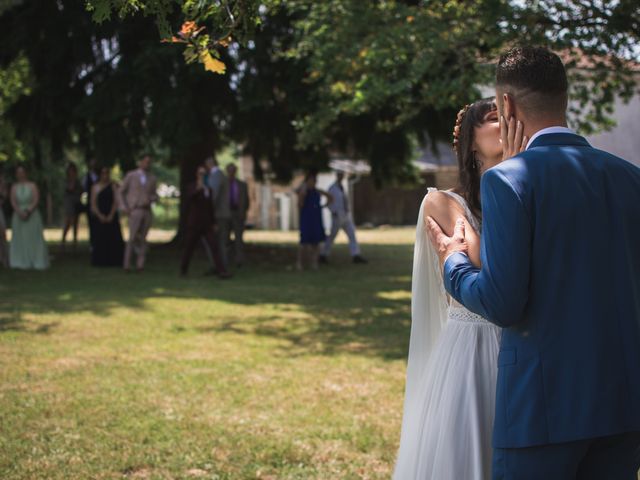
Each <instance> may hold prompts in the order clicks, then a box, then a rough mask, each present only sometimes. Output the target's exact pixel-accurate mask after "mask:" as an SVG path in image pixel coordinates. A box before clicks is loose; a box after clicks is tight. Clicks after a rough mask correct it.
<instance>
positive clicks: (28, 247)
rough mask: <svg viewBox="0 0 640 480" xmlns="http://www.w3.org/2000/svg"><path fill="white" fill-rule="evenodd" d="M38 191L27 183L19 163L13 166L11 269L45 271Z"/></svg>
mask: <svg viewBox="0 0 640 480" xmlns="http://www.w3.org/2000/svg"><path fill="white" fill-rule="evenodd" d="M39 201H40V191H39V190H38V187H37V186H36V184H35V183H33V182H30V181H29V178H28V176H27V170H26V169H25V167H23V166H22V165H20V166H18V167H17V168H16V183H14V184H13V185H12V187H11V205H12V206H13V217H12V218H11V245H10V248H9V265H10V266H11V268H18V269H25V270H26V269H36V270H44V269H46V268H48V267H49V252H48V249H47V244H46V243H45V240H44V230H43V226H42V217H41V216H40V212H39V211H38V202H39Z"/></svg>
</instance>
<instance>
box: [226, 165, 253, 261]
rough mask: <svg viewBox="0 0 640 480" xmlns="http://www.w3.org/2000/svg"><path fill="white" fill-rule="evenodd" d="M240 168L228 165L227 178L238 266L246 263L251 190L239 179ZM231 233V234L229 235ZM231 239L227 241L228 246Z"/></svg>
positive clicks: (235, 257)
mask: <svg viewBox="0 0 640 480" xmlns="http://www.w3.org/2000/svg"><path fill="white" fill-rule="evenodd" d="M237 173H238V167H236V166H235V165H234V164H232V163H231V164H229V165H227V177H228V178H229V208H230V212H231V228H230V230H233V246H234V249H233V254H234V255H233V256H234V258H233V259H234V262H235V264H236V265H237V266H241V265H242V264H243V263H244V241H243V235H244V227H245V223H246V222H247V211H248V210H249V190H248V188H247V184H246V182H243V181H242V180H240V179H238V178H237ZM230 234H231V232H229V235H230ZM230 243H231V238H230V237H229V238H228V239H227V244H230Z"/></svg>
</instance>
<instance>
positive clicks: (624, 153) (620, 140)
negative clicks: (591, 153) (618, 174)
mask: <svg viewBox="0 0 640 480" xmlns="http://www.w3.org/2000/svg"><path fill="white" fill-rule="evenodd" d="M614 118H615V120H616V123H617V126H616V127H615V128H614V129H613V130H611V131H609V132H603V133H599V134H596V135H590V136H588V137H587V140H589V142H590V143H591V144H592V145H593V146H594V147H596V148H600V149H602V150H606V151H607V152H611V153H613V154H614V155H617V156H619V157H622V158H624V159H625V160H628V161H630V162H631V163H634V164H636V165H638V166H640V135H639V130H638V128H639V127H638V126H639V125H640V95H636V96H635V97H633V99H632V100H631V102H630V103H628V104H626V105H625V104H624V103H623V102H622V101H621V100H617V101H616V104H615V114H614Z"/></svg>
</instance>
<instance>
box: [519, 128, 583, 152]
mask: <svg viewBox="0 0 640 480" xmlns="http://www.w3.org/2000/svg"><path fill="white" fill-rule="evenodd" d="M551 133H571V134H573V135H575V134H576V132H574V131H573V130H571V129H570V128H567V127H547V128H543V129H542V130H538V131H537V132H536V133H534V134H533V135H531V138H530V139H529V141H528V142H527V148H526V150H529V147H530V146H531V144H532V143H533V141H534V140H535V139H536V138H538V137H540V136H542V135H549V134H551Z"/></svg>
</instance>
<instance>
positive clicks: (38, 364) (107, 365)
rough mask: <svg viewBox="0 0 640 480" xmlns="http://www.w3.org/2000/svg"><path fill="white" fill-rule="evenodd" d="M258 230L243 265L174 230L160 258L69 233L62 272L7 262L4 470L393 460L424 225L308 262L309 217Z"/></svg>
mask: <svg viewBox="0 0 640 480" xmlns="http://www.w3.org/2000/svg"><path fill="white" fill-rule="evenodd" d="M58 237H59V231H49V232H47V238H48V239H50V240H54V239H55V240H57V239H58ZM169 237H170V233H169V232H162V231H156V232H154V238H155V239H156V240H163V239H167V238H169ZM248 237H249V241H250V242H251V243H252V244H251V248H250V249H249V252H248V254H249V258H250V259H253V261H252V262H251V265H250V266H248V267H245V268H242V269H241V270H239V271H238V272H237V274H236V276H235V278H234V279H232V280H231V281H227V282H223V281H220V280H217V279H215V278H211V277H204V276H203V275H202V272H203V271H204V270H205V268H206V262H205V260H204V257H203V256H199V257H198V256H196V257H195V258H194V262H193V263H192V266H191V267H192V268H191V273H190V276H189V277H188V278H186V279H183V278H180V277H179V276H178V262H179V254H180V252H179V250H176V249H174V248H173V247H167V246H163V245H160V244H158V245H155V246H154V248H152V250H151V252H150V256H149V264H148V267H147V270H146V271H145V272H144V273H143V274H129V275H127V274H124V273H123V272H122V271H120V270H101V269H94V268H91V267H90V266H89V265H88V258H87V252H86V251H82V252H79V253H78V254H75V255H74V254H66V255H62V254H61V253H59V252H58V249H57V246H55V245H52V248H51V250H52V253H53V256H54V259H53V263H52V268H51V270H49V271H47V272H16V271H7V270H0V478H2V479H45V478H46V479H88V478H101V479H107V478H108V479H111V478H149V479H156V478H158V479H161V478H185V479H188V478H208V479H323V480H324V479H356V478H362V479H383V478H385V479H386V478H389V476H390V474H391V470H392V466H393V461H394V457H395V453H396V449H397V446H398V441H399V429H400V421H401V415H402V401H403V389H404V371H405V357H406V353H407V348H408V340H409V327H410V273H411V255H412V246H411V244H412V237H413V231H412V229H390V230H372V231H362V232H360V238H361V240H362V241H363V247H364V253H365V255H366V256H367V257H368V258H369V259H370V260H371V263H370V264H369V265H364V266H355V265H351V264H350V263H349V262H348V261H349V257H348V253H347V249H346V246H345V245H344V244H341V245H339V246H338V247H337V249H336V251H335V255H334V257H333V258H332V264H331V265H330V266H328V267H325V268H322V269H321V270H320V271H318V272H309V271H307V272H302V273H299V272H296V271H294V270H293V268H292V267H293V264H294V259H295V240H296V236H295V234H290V233H278V232H273V233H269V232H250V233H249V235H248ZM85 248H86V246H85Z"/></svg>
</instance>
